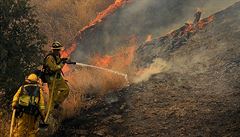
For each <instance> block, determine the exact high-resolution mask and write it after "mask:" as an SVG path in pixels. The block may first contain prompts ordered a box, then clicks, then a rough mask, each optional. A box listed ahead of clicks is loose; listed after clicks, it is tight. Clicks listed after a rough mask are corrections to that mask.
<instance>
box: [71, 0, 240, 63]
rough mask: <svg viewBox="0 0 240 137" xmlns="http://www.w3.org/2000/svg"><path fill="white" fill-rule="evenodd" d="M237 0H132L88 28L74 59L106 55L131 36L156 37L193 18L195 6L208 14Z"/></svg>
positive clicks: (142, 38)
mask: <svg viewBox="0 0 240 137" xmlns="http://www.w3.org/2000/svg"><path fill="white" fill-rule="evenodd" d="M236 1H238V0H230V1H229V0H221V1H219V0H184V1H183V0H132V1H131V2H130V3H129V4H127V5H125V6H124V7H122V8H121V9H119V10H118V11H116V12H115V13H113V14H112V15H111V16H109V17H107V18H106V20H104V21H103V22H102V23H101V24H99V25H97V26H96V27H95V28H93V29H91V30H89V31H88V32H86V34H85V35H84V37H83V39H82V40H81V41H79V42H78V49H77V51H75V52H74V54H73V55H72V57H73V58H74V60H77V61H81V62H88V61H89V59H90V58H91V56H92V55H94V54H96V53H98V54H102V55H105V54H109V53H111V52H112V51H114V50H116V49H118V48H119V47H122V46H123V45H126V44H125V42H126V41H128V40H129V39H130V38H131V37H132V36H136V37H137V42H138V44H141V43H142V42H144V40H145V39H146V37H147V36H148V35H150V34H151V35H152V36H153V37H157V36H159V35H164V34H166V33H167V32H169V31H171V30H174V29H177V28H178V27H180V26H182V25H183V24H184V23H185V22H187V21H188V20H193V15H194V13H195V12H196V9H197V8H200V9H202V10H203V15H204V16H208V15H210V14H213V13H215V12H217V11H219V10H222V9H224V8H226V7H227V6H229V5H231V4H233V3H234V2H236Z"/></svg>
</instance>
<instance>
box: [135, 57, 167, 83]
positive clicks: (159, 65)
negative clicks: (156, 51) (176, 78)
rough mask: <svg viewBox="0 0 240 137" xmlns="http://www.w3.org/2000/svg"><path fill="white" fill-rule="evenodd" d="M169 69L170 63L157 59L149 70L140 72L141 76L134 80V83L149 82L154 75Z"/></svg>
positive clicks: (138, 75)
mask: <svg viewBox="0 0 240 137" xmlns="http://www.w3.org/2000/svg"><path fill="white" fill-rule="evenodd" d="M169 69H170V65H169V63H167V62H166V61H165V60H163V59H161V58H156V59H155V60H154V61H153V63H152V64H151V65H150V66H149V67H148V68H145V69H142V70H140V71H139V72H138V73H139V74H137V76H136V77H134V78H133V83H139V82H142V81H147V80H148V79H149V78H150V77H151V76H152V75H154V74H157V73H161V72H165V71H167V70H169Z"/></svg>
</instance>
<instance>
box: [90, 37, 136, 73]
mask: <svg viewBox="0 0 240 137" xmlns="http://www.w3.org/2000/svg"><path fill="white" fill-rule="evenodd" d="M129 45H130V46H128V47H125V48H121V49H119V50H117V51H115V53H114V54H113V55H104V56H100V55H98V54H97V55H95V56H94V57H93V58H92V59H91V64H93V65H96V66H98V67H103V68H110V69H114V70H118V71H125V70H126V69H127V68H128V67H129V66H130V65H131V64H132V62H133V59H134V55H135V51H136V39H131V40H130V42H129Z"/></svg>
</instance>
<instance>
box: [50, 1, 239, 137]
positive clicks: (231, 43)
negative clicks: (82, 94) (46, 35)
mask: <svg viewBox="0 0 240 137" xmlns="http://www.w3.org/2000/svg"><path fill="white" fill-rule="evenodd" d="M239 9H240V3H239V2H238V3H236V4H235V5H233V6H231V7H229V8H227V9H226V10H223V11H221V12H219V13H216V14H215V15H214V20H213V21H212V22H211V23H209V24H208V25H206V26H205V27H204V28H203V29H199V30H197V32H194V33H191V35H190V36H189V37H188V38H187V39H185V40H184V41H183V42H180V43H179V45H177V46H176V45H174V44H173V43H175V42H173V40H176V39H174V38H173V37H169V36H166V37H165V38H166V39H165V40H162V39H160V40H159V38H158V39H155V40H153V41H152V42H151V43H145V44H143V45H142V46H140V47H139V49H138V55H137V58H136V62H137V63H138V65H139V66H148V65H149V64H151V62H152V61H153V60H154V59H155V58H161V59H164V60H165V61H166V62H168V64H169V65H170V66H171V67H170V69H169V70H167V71H165V72H162V73H159V74H155V75H153V76H152V77H151V78H150V79H149V80H148V81H145V82H141V83H138V84H132V85H131V86H129V87H127V88H125V89H122V90H120V91H117V92H112V93H109V94H107V95H105V96H103V97H99V98H95V99H92V100H91V101H86V102H88V103H90V102H91V103H90V104H91V105H88V106H87V107H86V108H83V109H81V111H79V113H78V114H77V115H75V116H73V117H72V118H68V119H65V120H64V121H63V122H62V126H61V127H60V128H59V130H58V131H57V132H56V133H55V134H54V135H53V136H109V137H110V136H142V137H145V136H154V137H155V136H198V137H201V136H216V137H218V136H231V137H237V136H239V134H240V100H239V98H240V86H239V85H240V83H239V81H240V73H239V72H240V55H239V53H240V44H239V43H240V27H239V23H240V10H239ZM161 38H163V37H161ZM177 40H179V41H180V40H182V39H181V37H179V39H177Z"/></svg>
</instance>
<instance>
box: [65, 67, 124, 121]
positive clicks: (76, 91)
mask: <svg viewBox="0 0 240 137" xmlns="http://www.w3.org/2000/svg"><path fill="white" fill-rule="evenodd" d="M70 74H71V75H68V76H66V78H67V80H68V81H69V85H70V87H71V93H70V95H69V97H68V99H67V101H65V102H64V108H65V110H66V111H65V114H64V115H65V116H72V115H74V114H75V112H76V111H78V110H79V109H80V108H81V107H83V106H84V104H83V103H84V99H85V97H86V95H89V96H91V97H97V96H101V95H104V94H106V93H108V92H111V91H113V90H116V89H120V88H122V87H123V86H125V85H126V84H127V82H126V80H125V78H124V77H122V76H119V75H116V74H112V73H109V72H104V71H100V70H94V69H89V68H77V69H75V70H74V71H73V72H71V73H70Z"/></svg>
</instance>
